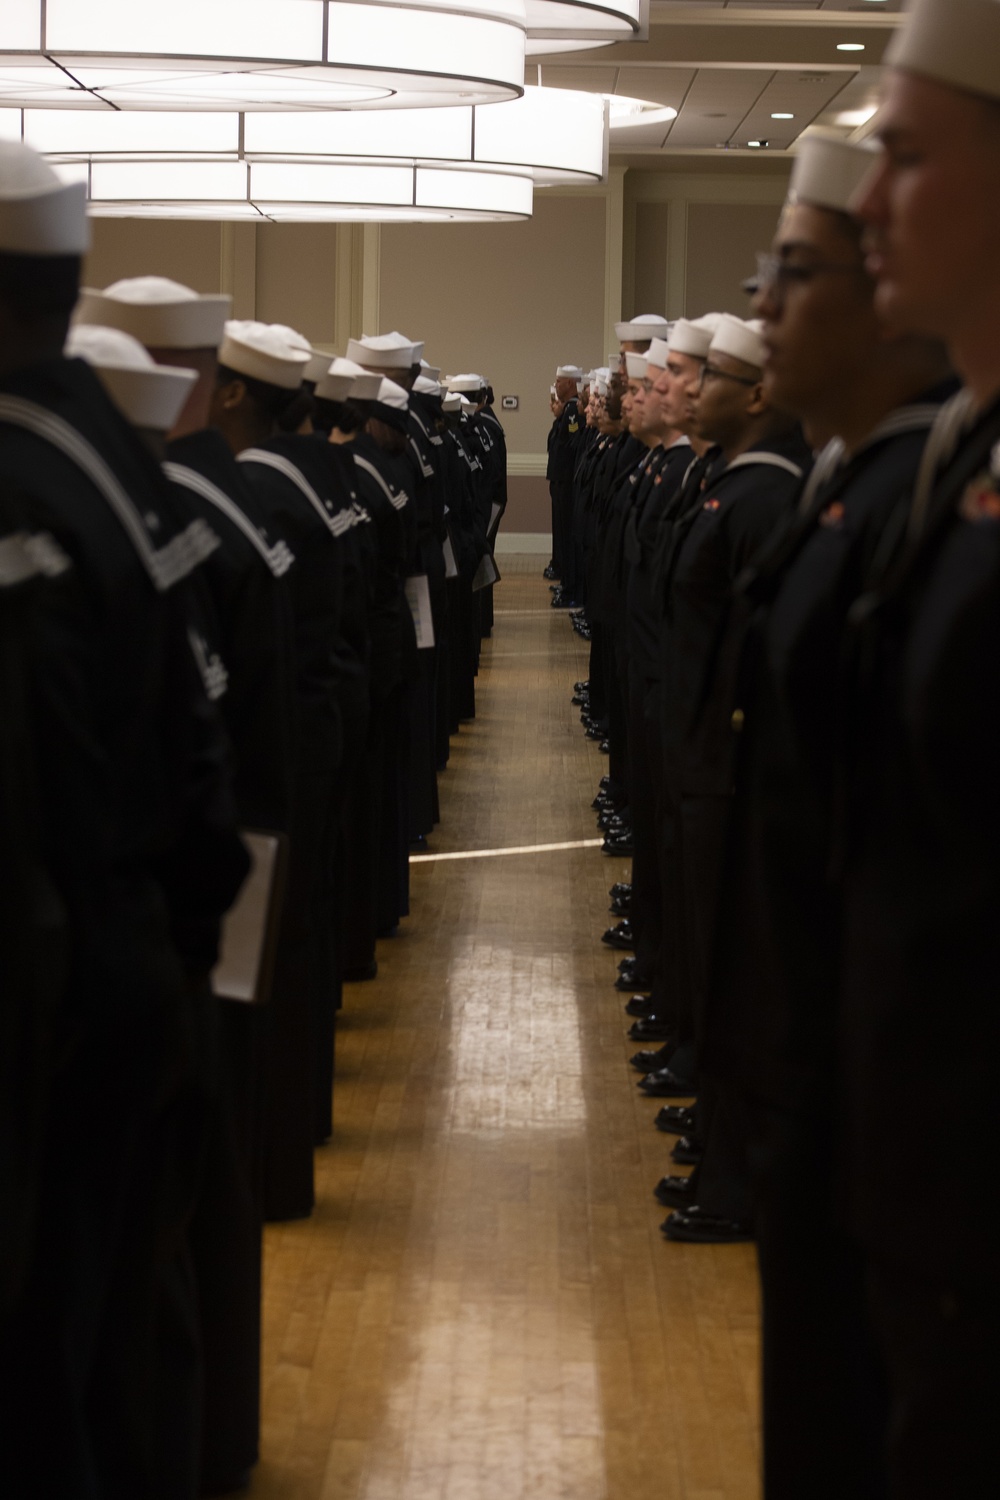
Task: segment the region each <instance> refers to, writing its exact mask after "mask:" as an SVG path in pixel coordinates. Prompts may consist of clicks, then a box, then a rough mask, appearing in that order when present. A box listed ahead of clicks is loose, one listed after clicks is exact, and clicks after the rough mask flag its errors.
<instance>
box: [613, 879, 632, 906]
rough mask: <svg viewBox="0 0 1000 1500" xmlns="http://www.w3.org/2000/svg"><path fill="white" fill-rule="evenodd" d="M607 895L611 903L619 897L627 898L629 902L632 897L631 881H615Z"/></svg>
mask: <svg viewBox="0 0 1000 1500" xmlns="http://www.w3.org/2000/svg"><path fill="white" fill-rule="evenodd" d="M608 895H609V896H610V897H611V899H612V901H614V900H616V899H617V898H618V897H619V896H627V897H628V898H629V899H630V900H631V897H632V882H631V880H616V881H615V883H614V885H613V886H612V887H611V889H610V891H609V892H608Z"/></svg>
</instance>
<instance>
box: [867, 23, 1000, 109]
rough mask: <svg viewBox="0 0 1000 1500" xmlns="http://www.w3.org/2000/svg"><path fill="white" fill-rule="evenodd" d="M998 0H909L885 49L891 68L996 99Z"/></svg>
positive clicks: (999, 80)
mask: <svg viewBox="0 0 1000 1500" xmlns="http://www.w3.org/2000/svg"><path fill="white" fill-rule="evenodd" d="M998 56H1000V0H913V4H912V5H911V7H910V11H909V14H908V15H907V17H906V19H905V21H904V22H903V25H902V27H901V28H900V30H899V31H897V32H896V34H895V36H894V37H893V39H892V42H891V44H890V46H889V49H888V51H887V52H886V54H885V58H884V61H885V64H886V65H887V66H888V67H890V68H903V69H904V70H905V71H906V72H908V73H919V74H921V75H922V76H923V77H924V78H931V79H933V80H934V81H935V82H936V83H943V84H946V85H947V86H948V87H950V88H955V89H964V90H965V91H966V92H968V93H970V94H980V95H983V96H984V97H985V98H987V99H1000V69H998V68H997V57H998Z"/></svg>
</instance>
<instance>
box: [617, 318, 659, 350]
mask: <svg viewBox="0 0 1000 1500" xmlns="http://www.w3.org/2000/svg"><path fill="white" fill-rule="evenodd" d="M669 330H670V324H669V323H668V322H667V320H666V318H665V317H663V316H662V314H660V313H640V314H639V316H638V317H637V318H632V319H630V321H629V322H627V323H616V324H615V333H616V334H617V335H618V338H619V340H620V342H621V343H623V344H642V343H645V342H646V340H647V339H665V338H666V336H667V334H668V332H669Z"/></svg>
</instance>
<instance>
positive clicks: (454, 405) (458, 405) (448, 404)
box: [441, 391, 462, 412]
mask: <svg viewBox="0 0 1000 1500" xmlns="http://www.w3.org/2000/svg"><path fill="white" fill-rule="evenodd" d="M441 410H442V411H448V412H456V411H461V410H462V395H461V392H460V391H446V392H445V395H444V398H443V399H442V401H441Z"/></svg>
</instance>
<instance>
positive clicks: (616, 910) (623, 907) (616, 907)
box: [608, 901, 632, 917]
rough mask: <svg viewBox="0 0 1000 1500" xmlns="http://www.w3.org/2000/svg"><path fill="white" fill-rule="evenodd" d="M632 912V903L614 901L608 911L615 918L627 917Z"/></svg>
mask: <svg viewBox="0 0 1000 1500" xmlns="http://www.w3.org/2000/svg"><path fill="white" fill-rule="evenodd" d="M631 910H632V903H631V901H612V903H611V905H610V906H609V907H608V911H609V912H610V913H611V915H612V916H613V917H627V916H628V914H629V912H630V911H631Z"/></svg>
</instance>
